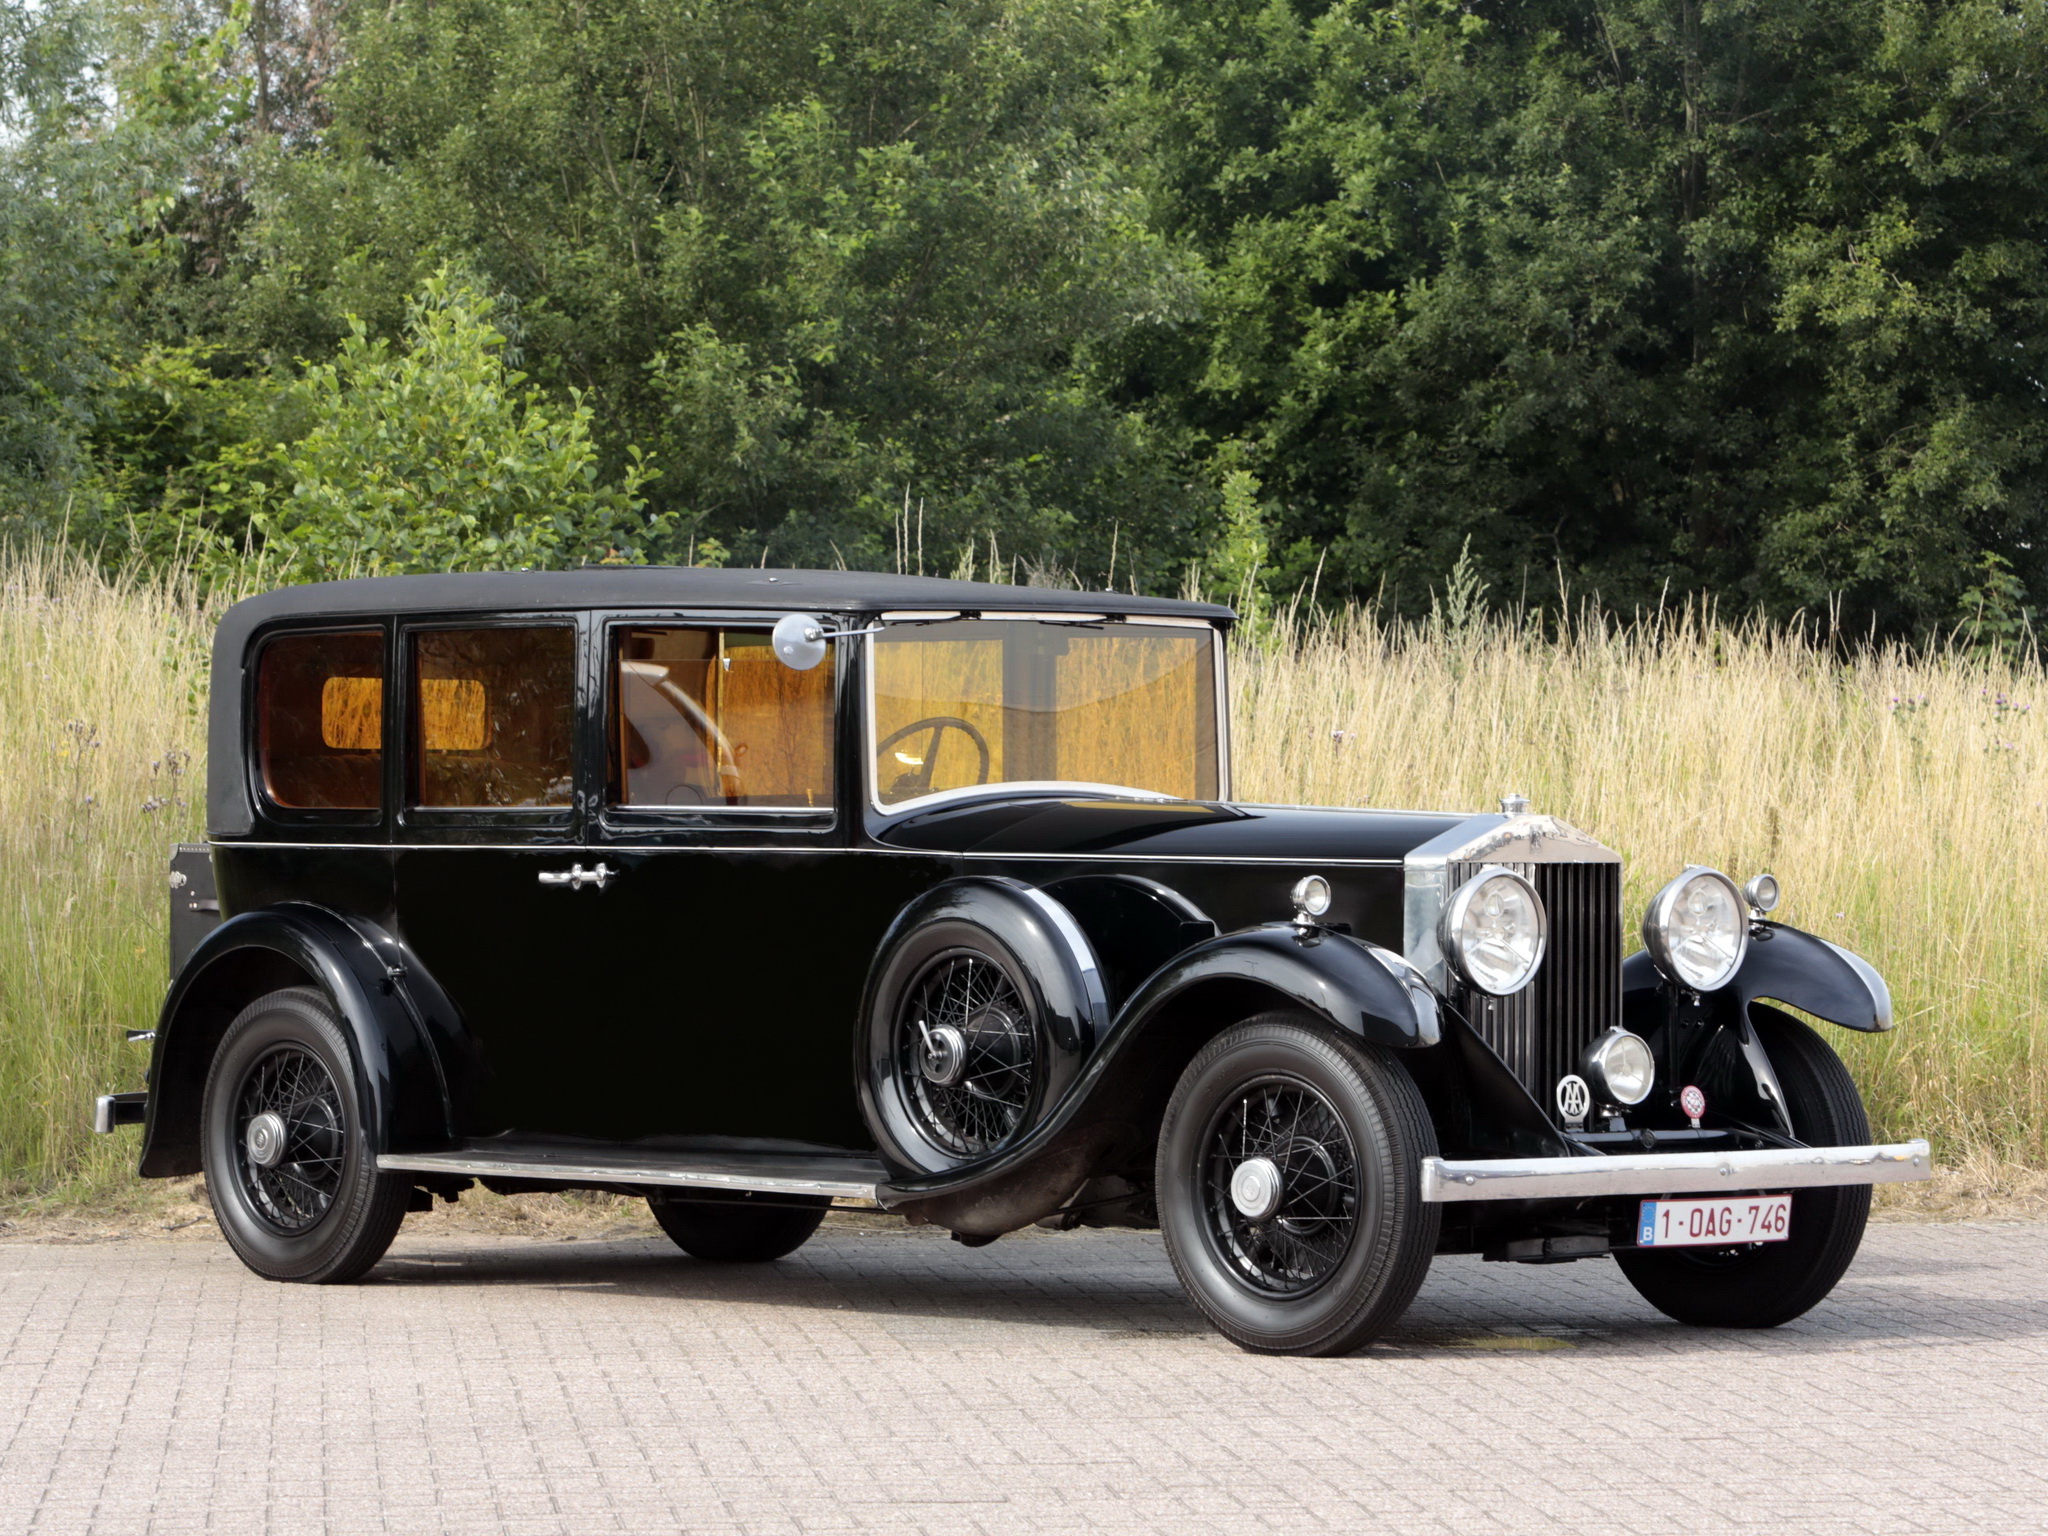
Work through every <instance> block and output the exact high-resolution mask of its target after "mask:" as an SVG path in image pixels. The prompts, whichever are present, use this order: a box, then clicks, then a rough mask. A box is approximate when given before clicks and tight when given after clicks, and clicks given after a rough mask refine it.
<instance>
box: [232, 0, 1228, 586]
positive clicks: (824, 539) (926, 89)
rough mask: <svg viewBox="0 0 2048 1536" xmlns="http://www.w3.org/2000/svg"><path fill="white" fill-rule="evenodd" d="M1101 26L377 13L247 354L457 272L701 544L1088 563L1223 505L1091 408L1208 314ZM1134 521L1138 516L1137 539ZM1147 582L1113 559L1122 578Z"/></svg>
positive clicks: (325, 336) (281, 176)
mask: <svg viewBox="0 0 2048 1536" xmlns="http://www.w3.org/2000/svg"><path fill="white" fill-rule="evenodd" d="M1106 13H1107V6H1106V4H1105V3H1103V0H962V3H959V4H954V5H949V6H940V7H933V6H931V5H929V4H927V3H925V0H715V3H710V4H705V5H700V6H690V7H682V6H676V5H672V4H668V3H665V0H575V3H571V0H444V3H439V4H435V5H431V6H428V5H421V4H408V3H404V0H400V3H397V4H394V5H391V6H389V7H386V6H377V7H368V8H363V9H362V10H360V11H358V12H356V13H355V14H354V16H353V19H352V25H351V30H350V32H349V34H348V38H347V51H348V56H349V59H350V62H349V64H348V66H347V67H346V68H345V69H344V71H343V72H342V74H341V75H340V76H339V77H338V79H337V80H336V82H335V83H334V85H333V87H332V90H331V93H330V106H331V111H332V126H331V128H330V129H329V130H328V131H327V132H326V133H325V134H324V135H323V137H322V140H321V148H320V151H319V152H318V153H317V154H300V155H291V156H285V157H283V158H281V159H280V160H279V161H278V163H277V165H276V169H275V180H274V181H273V183H272V184H271V187H270V191H269V194H268V199H267V206H268V208H269V210H270V211H269V212H268V213H267V215H266V216H265V217H264V218H263V220H262V221H261V223H260V225H259V226H258V227H256V228H255V229H254V230H252V232H251V234H250V236H249V239H248V241H247V244H246V247H245V254H246V258H247V261H248V266H247V268H246V275H247V282H248V285H249V286H248V300H247V302H246V304H245V305H244V306H243V307H242V310H241V314H240V322H239V323H240V325H241V327H242V330H241V332H240V334H241V335H242V337H244V338H245V339H246V340H248V341H249V342H250V343H252V344H256V345H260V346H262V347H267V348H269V349H271V350H272V351H273V352H274V353H276V352H283V351H287V350H289V351H295V352H299V353H302V354H304V355H308V356H317V355H320V353H321V352H322V351H323V350H324V349H325V348H326V347H328V346H331V345H333V343H334V340H335V339H336V338H337V337H338V335H339V334H340V329H339V325H338V319H337V317H338V316H339V315H341V314H343V313H353V314H358V315H360V316H362V318H363V321H364V323H365V325H366V327H367V330H368V332H369V334H371V335H378V334H388V333H389V332H390V331H391V329H392V328H393V327H394V326H395V325H396V324H397V316H396V313H395V310H394V306H393V302H392V298H391V295H393V294H395V293H403V292H406V291H408V290H409V289H410V287H411V286H413V284H414V283H415V282H416V280H417V278H418V276H419V274H421V273H422V272H424V271H428V270H431V269H432V268H433V267H434V266H435V265H437V264H438V263H439V262H440V261H442V260H443V259H444V258H446V257H447V256H449V255H451V254H460V255H461V257H462V258H463V259H464V260H465V261H467V262H469V263H471V264H472V265H473V267H474V269H475V270H476V272H477V273H478V274H479V277H480V279H481V280H482V281H483V282H485V283H486V284H487V285H488V286H489V287H490V288H491V290H492V291H493V292H494V293H496V294H499V295H501V296H502V297H503V298H504V299H505V301H506V304H505V307H504V309H503V311H502V315H503V323H504V325H505V328H506V332H507V335H508V336H509V337H510V338H511V340H510V346H511V348H512V349H513V350H514V351H515V352H516V354H517V356H518V357H519V359H520V361H521V366H523V367H526V368H527V369H529V370H530V371H531V373H532V375H533V377H534V379H535V380H536V381H537V382H538V383H540V384H541V385H542V386H543V387H545V388H546V389H548V390H549V391H550V392H552V393H556V394H559V393H561V392H563V391H566V390H568V389H570V388H575V389H578V390H581V391H583V393H584V398H585V399H587V400H588V401H589V403H590V404H591V406H592V407H593V409H594V410H595V412H596V424H597V426H596V430H597V432H598V434H599V436H600V438H601V440H602V442H603V444H604V451H605V455H606V459H605V462H606V463H607V465H608V466H610V467H611V468H612V469H613V471H614V472H616V471H617V469H618V467H619V466H621V465H622V464H623V462H624V460H623V458H622V455H623V451H624V445H625V444H626V443H628V442H635V443H638V444H640V445H641V446H642V447H643V448H644V449H645V451H646V453H647V455H648V459H649V462H650V463H653V464H656V465H658V466H659V467H660V468H661V470H662V478H661V480H660V481H659V483H658V484H657V485H656V486H654V487H653V488H652V489H651V491H650V496H651V497H652V499H653V502H654V505H655V506H656V508H657V509H659V510H661V511H663V512H665V513H667V514H669V516H670V517H671V518H672V520H673V525H674V528H675V530H676V531H675V542H673V543H672V544H671V545H668V546H663V548H664V550H665V552H667V553H672V554H679V553H681V552H682V551H683V550H684V549H685V548H687V544H688V540H689V539H691V538H692V537H702V536H704V535H707V534H708V535H713V536H715V537H717V538H719V539H721V540H723V541H725V542H727V543H729V544H731V545H733V546H734V547H735V549H736V551H737V553H738V554H739V555H740V556H741V557H743V558H746V559H750V560H752V559H760V558H768V559H771V560H773V561H775V562H778V563H783V562H789V563H802V562H811V563H820V564H831V563H833V562H835V561H837V560H841V559H843V560H845V561H847V562H849V563H852V564H870V565H872V564H887V563H889V561H890V560H891V558H892V554H893V549H894V539H893V532H892V530H893V527H894V524H895V521H896V519H897V518H898V517H899V516H900V515H901V513H902V509H903V508H904V506H905V504H906V502H908V503H909V504H911V505H912V506H913V507H915V506H917V505H919V504H921V505H922V506H923V508H924V526H925V539H926V545H927V548H928V549H929V550H930V551H931V554H930V559H931V561H932V562H933V563H935V564H936V563H941V562H943V563H944V564H945V565H946V566H948V567H950V566H951V565H952V564H953V563H954V562H955V560H956V559H957V558H958V557H959V554H960V552H961V550H962V549H963V548H964V547H965V546H966V545H967V544H969V543H970V542H975V543H978V542H980V541H981V540H982V539H983V536H984V535H985V534H986V533H988V532H990V531H994V532H996V533H997V534H999V536H1000V538H1001V542H1002V545H1003V546H1004V547H1005V548H1009V549H1014V550H1017V551H1018V552H1020V553H1024V554H1031V555H1038V556H1041V557H1045V556H1058V557H1060V558H1062V559H1064V560H1068V561H1079V562H1083V563H1084V564H1092V566H1093V568H1096V569H1101V568H1102V566H1103V565H1104V563H1105V562H1106V557H1107V553H1108V548H1109V545H1110V542H1111V540H1112V538H1120V540H1121V543H1122V546H1123V548H1124V550H1126V551H1128V550H1129V549H1130V548H1131V547H1132V545H1133V544H1134V543H1136V544H1139V545H1146V544H1150V543H1156V544H1160V545H1162V546H1163V545H1166V544H1171V543H1173V542H1175V541H1176V540H1179V539H1181V538H1182V537H1183V528H1184V526H1185V525H1189V524H1191V523H1194V522H1198V521H1199V518H1200V516H1201V514H1202V510H1203V507H1204V505H1205V502H1204V499H1203V496H1202V494H1201V493H1200V492H1199V491H1197V492H1195V493H1193V494H1191V493H1190V492H1189V491H1188V490H1187V489H1186V488H1185V486H1184V482H1183V477H1180V476H1178V475H1176V474H1175V473H1174V468H1175V466H1174V463H1173V459H1172V454H1171V452H1170V445H1168V444H1164V443H1162V442H1161V440H1160V438H1159V434H1158V433H1157V432H1156V430H1155V429H1154V428H1153V427H1152V426H1151V425H1150V424H1149V423H1148V422H1147V421H1146V419H1145V418H1144V417H1143V416H1141V415H1140V414H1138V413H1137V412H1135V411H1134V410H1131V409H1129V408H1127V407H1125V406H1124V405H1122V404H1120V403H1119V402H1117V401H1114V400H1112V399H1110V398H1108V397H1107V396H1105V394H1104V393H1103V392H1102V391H1101V390H1100V389H1098V388H1097V387H1095V384H1094V382H1093V373H1092V369H1093V366H1094V361H1095V359H1096V357H1097V356H1098V355H1099V354H1100V352H1101V350H1102V349H1103V348H1104V347H1105V346H1106V345H1110V344H1113V343H1114V341H1115V339H1116V338H1117V337H1119V336H1121V335H1122V334H1123V333H1125V332H1126V331H1128V330H1130V329H1132V328H1133V327H1137V326H1142V325H1146V324H1151V323H1158V322H1161V321H1166V320H1170V319H1171V318H1172V317H1174V316H1176V315H1178V314H1180V313H1181V311H1182V310H1183V309H1184V308H1185V297H1186V289H1185V285H1184V284H1183V283H1182V282H1181V280H1180V279H1179V277H1178V275H1177V271H1176V268H1175V265H1174V263H1173V262H1172V261H1171V260H1170V259H1169V258H1168V256H1167V253H1166V252H1165V251H1164V249H1163V247H1162V246H1161V244H1160V242H1159V241H1158V240H1157V239H1156V238H1154V237H1153V236H1151V235H1150V234H1149V233H1148V232H1147V231H1146V229H1145V223H1144V211H1143V209H1142V207H1141V206H1140V205H1139V203H1138V202H1137V201H1136V199H1135V198H1134V197H1133V196H1132V194H1131V193H1130V191H1129V189H1128V188H1127V186H1126V185H1125V184H1124V182H1123V179H1122V177H1121V176H1120V174H1119V173H1118V171H1117V169H1116V167H1115V166H1114V165H1113V164H1112V163H1111V162H1110V160H1109V159H1108V157H1107V155H1106V153H1105V147H1104V144H1103V141H1102V136H1101V123H1100V118H1101V105H1102V100H1101V91H1100V88H1099V85H1098V83H1097V81H1096V79H1095V75H1094V68H1095V64H1096V61H1097V60H1098V59H1099V57H1100V53H1101V49H1102V47H1103V46H1104V42H1105V36H1106V34H1105V31H1104V17H1105V15H1106ZM1119 525H1120V526H1119ZM1128 568H1129V567H1128V564H1126V570H1128Z"/></svg>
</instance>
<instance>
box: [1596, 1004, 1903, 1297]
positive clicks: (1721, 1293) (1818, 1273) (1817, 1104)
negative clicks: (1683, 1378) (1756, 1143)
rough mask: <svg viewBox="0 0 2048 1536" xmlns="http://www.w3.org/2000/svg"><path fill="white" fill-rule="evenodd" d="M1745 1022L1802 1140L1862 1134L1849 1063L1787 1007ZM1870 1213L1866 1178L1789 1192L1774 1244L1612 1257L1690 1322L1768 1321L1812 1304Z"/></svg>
mask: <svg viewBox="0 0 2048 1536" xmlns="http://www.w3.org/2000/svg"><path fill="white" fill-rule="evenodd" d="M1750 1014H1751V1022H1752V1023H1753V1024H1754V1025H1755V1028H1756V1033H1757V1038H1758V1040H1759V1041H1760V1042H1762V1045H1763V1048H1764V1054H1765V1055H1766V1056H1768V1057H1770V1060H1771V1067H1772V1069H1773V1070H1774V1071H1775V1072H1776V1073H1777V1075H1778V1084H1779V1086H1780V1087H1782V1088H1783V1089H1784V1090H1785V1107H1786V1109H1787V1110H1788V1111H1790V1113H1791V1116H1792V1129H1793V1131H1794V1132H1795V1133H1796V1134H1797V1135H1798V1137H1799V1139H1800V1140H1801V1141H1803V1142H1805V1143H1806V1144H1807V1145H1808V1146H1810V1147H1841V1146H1856V1145H1860V1144H1862V1143H1864V1142H1867V1141H1869V1140H1870V1121H1869V1119H1868V1118H1867V1117H1866V1116H1865V1115H1864V1112H1863V1099H1862V1096H1861V1095H1860V1094H1858V1093H1857V1091H1856V1080H1855V1079H1854V1078H1852V1077H1850V1076H1849V1069H1848V1068H1847V1067H1845V1066H1843V1065H1842V1060H1841V1058H1840V1057H1839V1056H1837V1055H1836V1054H1835V1053H1834V1052H1833V1051H1832V1050H1830V1049H1829V1048H1828V1045H1827V1042H1826V1041H1824V1040H1822V1039H1821V1038H1820V1036H1819V1035H1817V1034H1815V1033H1814V1032H1813V1031H1812V1030H1811V1029H1809V1028H1807V1027H1806V1026H1805V1025H1804V1024H1802V1023H1800V1022H1799V1021H1798V1020H1797V1019H1795V1018H1792V1017H1791V1016H1790V1015H1788V1014H1782V1013H1779V1012H1778V1011H1777V1010H1776V1009H1773V1008H1753V1009H1751V1010H1750ZM1869 1216H1870V1186H1869V1185H1868V1184H1840V1185H1834V1186H1831V1187H1827V1188H1822V1189H1799V1190H1794V1191H1793V1192H1792V1220H1791V1225H1790V1228H1789V1235H1788V1236H1787V1237H1786V1239H1785V1241H1784V1242H1781V1243H1748V1244H1744V1245H1742V1246H1740V1247H1735V1248H1670V1249H1657V1248H1624V1249H1621V1250H1619V1251H1618V1252H1616V1254H1615V1255H1614V1260H1615V1262H1616V1263H1617V1264H1619V1265H1620V1266H1621V1272H1622V1273H1623V1274H1624V1275H1626V1276H1627V1277H1628V1282H1629V1284H1630V1285H1633V1286H1634V1287H1635V1288H1636V1290H1637V1291H1638V1292H1639V1293H1641V1295H1642V1298H1643V1300H1645V1301H1647V1302H1648V1303H1649V1304H1650V1305H1651V1306H1653V1307H1655V1308H1656V1309H1657V1310H1658V1311H1659V1312H1662V1313H1663V1314H1664V1315H1665V1316H1666V1317H1671V1318H1675V1319H1677V1320H1678V1321H1679V1322H1681V1323H1690V1324H1692V1325H1694V1326H1695V1327H1699V1328H1775V1327H1777V1326H1778V1325H1779V1324H1780V1323H1789V1322H1791V1321H1792V1319H1793V1318H1795V1317H1798V1316H1799V1315H1800V1314H1801V1313H1804V1312H1806V1311H1808V1310H1809V1309H1811V1308H1812V1307H1814V1306H1816V1305H1817V1304H1818V1303H1819V1302H1820V1301H1821V1299H1822V1298H1823V1297H1825V1296H1826V1295H1827V1294H1828V1292H1830V1291H1832V1290H1833V1289H1834V1288H1835V1283H1836V1282H1837V1281H1839V1280H1840V1279H1841V1278H1842V1275H1843V1274H1844V1272H1846V1271H1847V1269H1848V1268H1849V1263H1850V1261H1851V1260H1852V1259H1854V1258H1855V1257H1856V1250H1857V1248H1858V1247H1860V1246H1861V1244H1862V1242H1863V1226H1864V1223H1865V1222H1866V1221H1867V1220H1868V1219H1869Z"/></svg>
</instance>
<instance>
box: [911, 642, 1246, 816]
mask: <svg viewBox="0 0 2048 1536" xmlns="http://www.w3.org/2000/svg"><path fill="white" fill-rule="evenodd" d="M874 657H875V678H874V690H875V693H874V698H875V719H874V726H875V784H876V789H877V792H878V794H879V797H880V799H881V801H882V803H883V804H885V805H893V804H899V803H901V802H903V801H905V800H911V799H916V798H918V797H919V796H922V795H927V794H937V793H940V792H942V791H944V790H949V789H961V788H965V787H967V786H970V785H975V784H987V783H1022V782H1053V783H1089V784H1109V785H1118V786H1122V787H1125V788H1130V789H1149V790H1153V791H1155V792H1157V793H1160V794H1168V795H1177V796H1180V797H1182V798H1184V799H1191V800H1202V799H1213V798H1214V797H1215V796H1216V794H1217V793H1218V777H1219V775H1218V766H1217V721H1216V674H1215V637H1214V635H1213V633H1212V632H1211V631H1210V630H1208V629H1206V628H1203V629H1194V628H1183V627H1178V626H1167V625H1145V624H1125V623H1111V622H1108V621H1102V622H1091V623H1079V624H1075V623H1040V622H1036V621H1032V620H1024V619H1015V620H1008V619H981V620H960V621H957V622H952V623H944V624H933V625H928V626H927V625H920V626H916V627H912V626H909V625H905V626H902V627H900V628H892V629H890V630H888V631H886V632H885V633H884V634H882V635H881V636H879V637H877V639H876V642H875V650H874Z"/></svg>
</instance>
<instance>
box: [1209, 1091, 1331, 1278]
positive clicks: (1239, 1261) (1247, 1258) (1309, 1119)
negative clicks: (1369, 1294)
mask: <svg viewBox="0 0 2048 1536" xmlns="http://www.w3.org/2000/svg"><path fill="white" fill-rule="evenodd" d="M1205 1144H1206V1151H1205V1153H1204V1157H1203V1166H1202V1181H1203V1182H1202V1195H1203V1207H1204V1209H1205V1211H1206V1212H1207V1215H1208V1221H1209V1236H1210V1238H1211V1240H1212V1241H1213V1242H1214V1243H1215V1244H1216V1247H1217V1251H1218V1253H1219V1255H1220V1256H1221V1257H1222V1258H1223V1260H1224V1262H1225V1263H1226V1264H1227V1265H1228V1266H1229V1267H1230V1270H1231V1272H1232V1273H1233V1274H1235V1275H1236V1276H1237V1278H1238V1279H1239V1280H1241V1281H1242V1282H1243V1283H1244V1284H1246V1285H1248V1286H1250V1287H1252V1288H1253V1289H1254V1290H1257V1291H1261V1292H1264V1293H1266V1294H1269V1295H1274V1296H1296V1295H1301V1294H1303V1293H1305V1292H1308V1291H1312V1290H1314V1289H1315V1288H1316V1287H1317V1286H1319V1285H1321V1284H1322V1283H1323V1282H1324V1281H1326V1280H1328V1279H1329V1278H1330V1276H1331V1275H1333V1274H1335V1273H1336V1271H1337V1267H1338V1266H1339V1265H1340V1264H1341V1263H1342V1262H1343V1259H1344V1255H1345V1254H1346V1253H1347V1252H1349V1251H1350V1248H1351V1244H1352V1242H1353V1241H1354V1240H1355V1238H1356V1237H1357V1235H1358V1221H1359V1200H1360V1194H1359V1176H1358V1152H1357V1149H1356V1147H1355V1146H1354V1145H1353V1144H1352V1140H1351V1134H1350V1132H1349V1131H1347V1130H1346V1129H1345V1127H1344V1122H1343V1120H1342V1119H1341V1118H1340V1117H1339V1116H1338V1114H1337V1111H1336V1110H1335V1109H1334V1108H1333V1107H1332V1106H1331V1104H1330V1101H1329V1100H1328V1099H1326V1098H1324V1097H1323V1096H1322V1095H1321V1094H1320V1093H1318V1092H1317V1091H1316V1090H1315V1089H1314V1088H1312V1087H1311V1086H1309V1085H1308V1084H1307V1083H1305V1082H1302V1081H1300V1080H1299V1079H1292V1078H1285V1077H1271V1078H1262V1079H1259V1080H1258V1081H1256V1082H1253V1083H1251V1084H1248V1085H1246V1086H1245V1087H1244V1088H1243V1089H1242V1090H1241V1091H1240V1092H1239V1093H1237V1094H1236V1095H1234V1096H1233V1098H1232V1099H1231V1100H1230V1101H1229V1102H1227V1103H1225V1104H1224V1105H1223V1106H1222V1107H1221V1108H1219V1109H1218V1110H1217V1112H1216V1114H1215V1116H1214V1117H1213V1118H1212V1120H1211V1121H1210V1125H1209V1131H1208V1134H1207V1136H1206V1138H1205Z"/></svg>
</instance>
